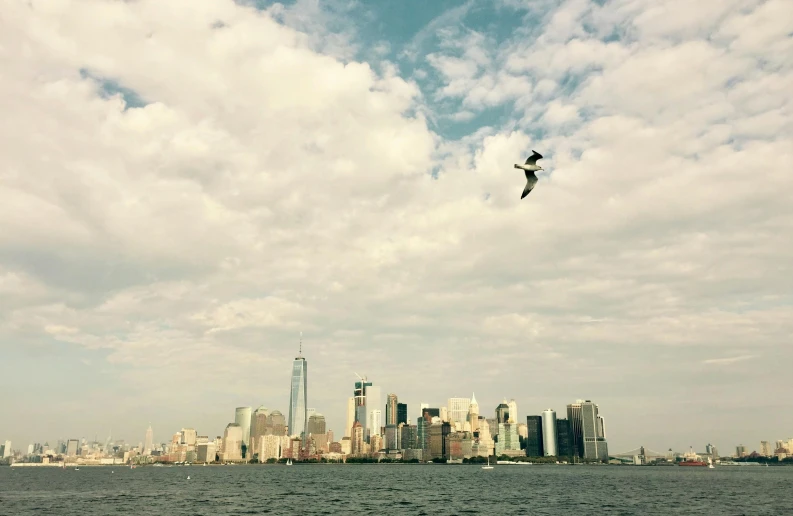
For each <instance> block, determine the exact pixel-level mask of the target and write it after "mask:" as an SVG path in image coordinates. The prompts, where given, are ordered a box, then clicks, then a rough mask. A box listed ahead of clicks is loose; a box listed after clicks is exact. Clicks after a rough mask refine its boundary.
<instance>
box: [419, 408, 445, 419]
mask: <svg viewBox="0 0 793 516" xmlns="http://www.w3.org/2000/svg"><path fill="white" fill-rule="evenodd" d="M425 414H429V415H430V419H432V418H434V417H441V409H439V408H425V409H424V412H422V413H421V415H422V416H424V415H425Z"/></svg>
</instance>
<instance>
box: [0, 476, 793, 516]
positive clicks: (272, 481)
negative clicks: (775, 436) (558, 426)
mask: <svg viewBox="0 0 793 516" xmlns="http://www.w3.org/2000/svg"><path fill="white" fill-rule="evenodd" d="M111 472H112V473H111ZM188 475H189V476H190V479H189V480H188V479H187V476H188ZM792 484H793V467H769V468H764V467H757V468H735V467H733V468H729V467H724V468H717V469H714V470H709V469H707V468H682V467H619V466H616V467H615V466H553V465H550V466H540V465H532V466H510V465H501V466H495V468H494V469H493V470H489V471H488V470H483V469H481V467H479V466H475V465H402V464H388V465H386V464H360V465H359V464H355V465H353V464H350V465H338V464H333V465H322V464H317V465H299V464H295V465H294V466H292V467H288V466H283V465H268V466H256V465H250V466H207V467H202V466H174V467H171V468H168V467H163V468H159V467H139V468H136V469H130V468H129V467H126V468H124V467H109V466H102V467H87V466H84V467H82V468H80V470H79V471H75V470H73V469H66V470H60V469H56V468H9V467H2V468H0V514H2V515H9V516H10V515H13V516H23V515H58V516H72V515H74V516H77V515H80V516H88V515H105V514H135V515H151V514H158V515H160V514H162V515H182V514H183V515H208V516H225V515H232V514H233V515H238V514H273V515H275V514H356V515H361V514H415V515H422V514H427V515H430V514H433V515H435V514H499V515H502V514H577V515H580V514H642V515H650V514H686V515H689V514H719V515H722V514H723V515H731V514H734V515H750V514H769V515H771V514H773V515H780V514H793V496H790V495H791V493H792V492H793V486H792Z"/></svg>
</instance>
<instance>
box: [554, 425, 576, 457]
mask: <svg viewBox="0 0 793 516" xmlns="http://www.w3.org/2000/svg"><path fill="white" fill-rule="evenodd" d="M556 448H557V452H556V456H557V457H572V456H574V455H577V453H576V450H575V443H574V441H573V429H572V427H571V426H570V421H568V420H567V419H557V420H556Z"/></svg>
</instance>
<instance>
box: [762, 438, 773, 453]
mask: <svg viewBox="0 0 793 516" xmlns="http://www.w3.org/2000/svg"><path fill="white" fill-rule="evenodd" d="M773 453H774V452H773V450H772V449H771V443H769V442H768V441H760V455H762V456H763V457H770V456H771V455H773Z"/></svg>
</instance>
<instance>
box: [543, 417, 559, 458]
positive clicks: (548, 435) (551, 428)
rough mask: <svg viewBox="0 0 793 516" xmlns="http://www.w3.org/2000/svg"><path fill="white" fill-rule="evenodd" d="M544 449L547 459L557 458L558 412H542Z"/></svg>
mask: <svg viewBox="0 0 793 516" xmlns="http://www.w3.org/2000/svg"><path fill="white" fill-rule="evenodd" d="M542 449H543V454H544V455H545V456H546V457H555V456H556V454H557V449H556V411H555V410H553V409H546V410H543V411H542Z"/></svg>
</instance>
